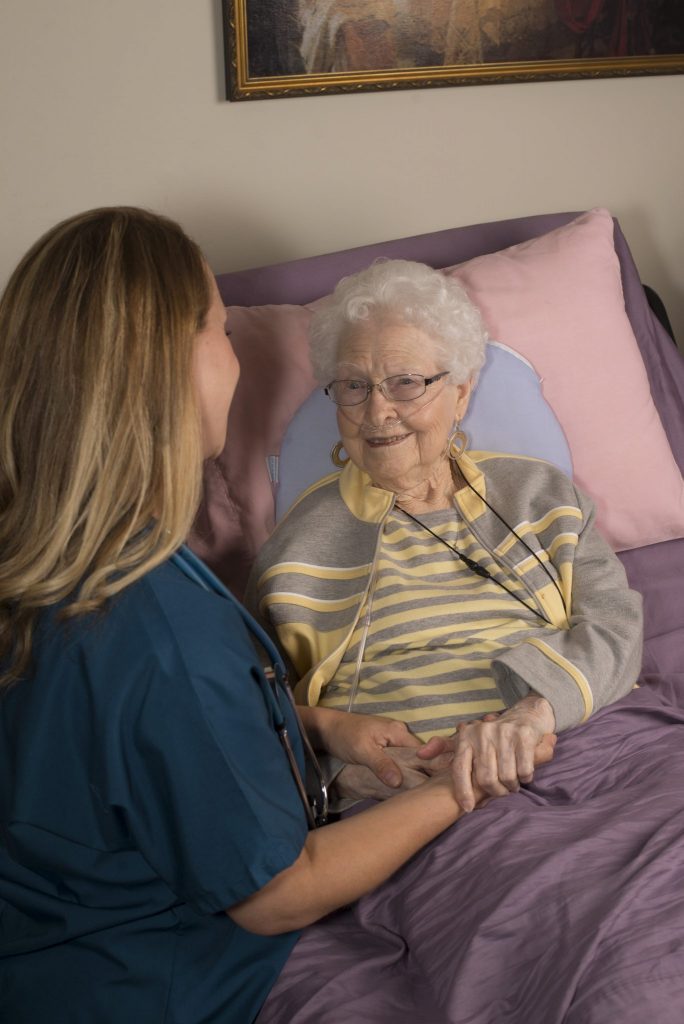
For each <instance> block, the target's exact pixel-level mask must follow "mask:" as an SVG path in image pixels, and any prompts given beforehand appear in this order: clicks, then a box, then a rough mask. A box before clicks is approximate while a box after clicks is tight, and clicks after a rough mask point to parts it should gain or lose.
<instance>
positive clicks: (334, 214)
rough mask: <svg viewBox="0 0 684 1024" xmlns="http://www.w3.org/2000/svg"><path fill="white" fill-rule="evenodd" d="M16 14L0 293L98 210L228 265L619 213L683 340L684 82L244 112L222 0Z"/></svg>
mask: <svg viewBox="0 0 684 1024" xmlns="http://www.w3.org/2000/svg"><path fill="white" fill-rule="evenodd" d="M0 7H1V9H0V224H1V225H2V245H1V246H0V284H4V282H5V280H6V278H7V275H8V274H9V272H10V271H11V269H12V267H13V266H14V264H15V263H16V261H17V259H18V258H19V256H20V255H21V254H22V253H23V251H24V250H25V249H26V248H27V247H28V245H29V244H30V243H31V242H32V241H33V240H34V239H35V238H36V237H37V236H38V235H39V234H40V233H41V232H42V231H43V230H44V229H46V228H48V227H49V226H50V225H51V224H53V223H54V222H55V221H57V220H58V219H61V218H62V217H64V216H67V215H68V214H70V213H73V212H76V211H77V210H80V209H85V208H87V207H90V206H94V205H99V204H112V203H132V204H137V205H146V206H149V207H152V208H155V209H157V210H160V211H163V212H166V213H169V214H171V215H172V216H175V217H176V218H177V219H179V220H180V221H181V222H182V223H183V224H184V225H185V226H186V228H187V229H188V230H189V231H190V232H191V233H192V234H194V236H195V237H196V238H197V239H198V241H199V242H200V243H201V244H202V246H203V247H204V249H205V251H206V253H207V255H208V257H209V260H210V262H211V264H212V266H213V267H214V269H215V270H217V271H220V270H231V269H238V268H241V267H247V266H254V265H258V264H261V263H270V262H276V261H279V260H283V259H288V258H295V257H299V256H307V255H313V254H316V253H320V252H328V251H331V250H334V249H340V248H346V247H349V246H354V245H362V244H365V243H368V242H376V241H381V240H385V239H389V238H396V237H400V236H403V235H410V234H415V233H420V232H425V231H432V230H437V229H440V228H444V227H452V226H456V225H460V224H470V223H476V222H478V221H483V220H495V219H498V218H502V217H509V216H520V215H524V214H531V213H546V212H552V211H557V210H574V209H578V210H579V209H586V208H588V207H590V206H597V205H602V206H607V207H608V208H609V209H610V210H612V212H613V213H614V214H616V215H617V216H618V217H619V219H620V222H621V224H622V227H623V230H624V231H625V233H626V235H627V237H628V239H629V241H630V244H631V247H632V250H633V252H634V255H635V258H636V260H637V264H638V266H639V268H640V271H641V274H642V278H643V279H644V280H645V281H647V282H648V283H650V284H651V285H653V286H654V287H655V288H657V289H658V290H659V291H660V293H661V294H662V297H663V298H664V300H665V302H666V303H667V305H668V308H669V310H670V314H671V317H672V320H673V322H674V326H675V330H676V332H677V333H678V335H679V338H680V341H682V339H684V216H683V215H684V188H683V187H682V182H684V133H683V132H682V130H681V124H682V117H683V114H684V103H683V102H682V101H683V100H684V75H681V76H668V77H653V78H633V79H601V80H597V81H575V82H550V83H547V82H539V83H530V84H515V85H497V86H470V87H467V88H466V87H460V88H445V89H421V90H417V91H414V92H411V91H409V92H401V93H378V94H369V93H366V94H359V95H353V96H352V95H346V96H322V97H313V98H297V99H278V100H267V101H257V102H255V101H248V102H242V103H227V102H225V101H224V100H223V98H222V97H223V86H222V76H223V70H222V56H221V21H220V5H219V3H218V0H200V2H195V3H191V2H185V3H182V2H180V0H176V2H175V3H168V2H164V0H116V2H114V0H60V2H59V3H54V0H2V4H1V5H0Z"/></svg>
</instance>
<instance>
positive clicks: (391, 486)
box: [335, 318, 470, 494]
mask: <svg viewBox="0 0 684 1024" xmlns="http://www.w3.org/2000/svg"><path fill="white" fill-rule="evenodd" d="M444 369H445V367H444V366H443V365H442V364H441V362H440V361H439V359H438V355H437V352H436V349H435V345H434V342H433V340H432V338H431V337H430V336H429V335H428V334H426V333H425V331H423V330H421V328H419V327H415V326H413V325H412V324H405V323H397V322H396V321H392V320H383V319H379V318H376V319H372V320H369V321H363V322H361V323H358V324H355V325H354V326H353V327H351V328H349V330H348V331H347V333H346V335H345V336H344V338H343V339H342V341H341V343H340V348H339V352H338V363H337V372H336V374H335V376H336V379H341V380H343V379H355V380H363V381H368V382H369V383H373V384H377V383H378V382H380V381H383V380H385V379H386V378H387V377H393V376H395V375H397V374H402V373H418V374H421V375H422V376H423V377H432V376H434V375H435V374H438V373H441V372H443V371H444ZM469 397H470V383H467V384H454V383H453V382H452V381H451V379H450V377H449V376H445V377H443V378H442V379H441V380H439V381H435V382H434V383H433V384H430V385H428V387H427V389H426V391H425V394H423V395H421V396H420V398H416V399H413V400H412V401H409V402H397V401H392V400H389V399H387V398H385V396H384V395H383V394H382V393H381V391H380V390H379V389H378V388H374V389H373V390H372V392H371V394H370V396H369V397H368V398H367V399H366V401H365V402H363V404H361V405H353V406H338V409H337V423H338V426H339V429H340V435H341V439H342V442H343V443H344V447H345V449H346V451H347V454H348V455H349V456H350V458H351V459H352V461H353V462H354V463H355V464H356V465H357V466H358V467H359V468H360V469H363V470H365V472H366V473H368V475H369V476H370V477H371V479H372V481H373V483H375V484H377V485H378V486H379V487H383V488H385V489H386V490H390V491H395V492H396V493H398V494H404V493H408V492H413V491H415V490H416V488H418V489H421V488H422V486H423V485H426V486H433V487H435V486H437V487H439V488H440V489H444V490H445V492H446V491H448V489H449V488H450V487H451V471H450V464H449V461H448V458H447V457H446V448H447V442H448V439H449V435H450V434H451V431H452V428H453V425H454V421H459V420H460V419H461V418H462V416H463V415H464V413H465V411H466V408H467V406H468V399H469ZM451 489H452V490H453V488H451Z"/></svg>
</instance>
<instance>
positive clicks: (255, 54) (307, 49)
mask: <svg viewBox="0 0 684 1024" xmlns="http://www.w3.org/2000/svg"><path fill="white" fill-rule="evenodd" d="M224 28H225V42H226V72H227V73H226V79H227V87H228V97H229V99H253V98H274V97H277V96H286V95H287V96H292V95H307V94H316V93H325V92H344V91H353V92H358V91H359V90H368V89H396V88H410V87H421V86H437V85H468V84H480V83H485V82H503V81H529V80H531V79H542V78H578V77H596V76H602V75H630V74H676V73H682V72H684V2H682V0H224Z"/></svg>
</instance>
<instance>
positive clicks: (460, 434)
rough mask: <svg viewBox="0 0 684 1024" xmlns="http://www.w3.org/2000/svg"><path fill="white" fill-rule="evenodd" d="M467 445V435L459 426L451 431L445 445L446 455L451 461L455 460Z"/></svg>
mask: <svg viewBox="0 0 684 1024" xmlns="http://www.w3.org/2000/svg"><path fill="white" fill-rule="evenodd" d="M467 447H468V435H467V434H466V432H465V431H464V430H461V428H460V427H458V426H457V427H456V429H455V430H454V431H453V432H452V434H451V437H450V438H449V444H448V445H447V455H448V456H449V458H450V459H451V461H452V462H455V461H456V459H457V458H458V457H459V455H463V452H464V451H465V450H466V448H467Z"/></svg>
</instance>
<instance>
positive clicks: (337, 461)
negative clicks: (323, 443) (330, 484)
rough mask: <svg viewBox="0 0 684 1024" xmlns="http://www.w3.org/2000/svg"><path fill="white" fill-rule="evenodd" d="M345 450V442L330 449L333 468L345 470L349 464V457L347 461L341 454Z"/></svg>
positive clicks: (339, 442) (338, 443)
mask: <svg viewBox="0 0 684 1024" xmlns="http://www.w3.org/2000/svg"><path fill="white" fill-rule="evenodd" d="M343 449H344V441H338V442H337V444H334V445H333V446H332V448H331V449H330V458H331V459H332V464H333V466H337V468H338V469H344V467H345V466H346V465H347V463H348V462H349V456H347V458H346V459H343V458H342V456H341V455H340V452H341V451H343Z"/></svg>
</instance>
